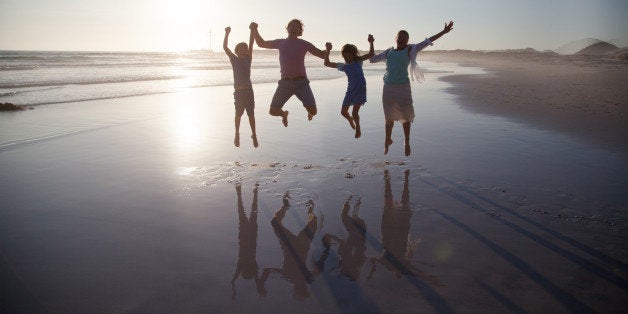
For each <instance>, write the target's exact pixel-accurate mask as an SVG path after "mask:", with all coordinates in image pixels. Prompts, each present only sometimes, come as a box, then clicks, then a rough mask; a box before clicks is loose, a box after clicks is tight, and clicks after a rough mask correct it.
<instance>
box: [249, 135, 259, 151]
mask: <svg viewBox="0 0 628 314" xmlns="http://www.w3.org/2000/svg"><path fill="white" fill-rule="evenodd" d="M251 138H252V139H253V146H254V147H255V148H257V146H258V145H259V143H257V135H255V134H253V135H251Z"/></svg>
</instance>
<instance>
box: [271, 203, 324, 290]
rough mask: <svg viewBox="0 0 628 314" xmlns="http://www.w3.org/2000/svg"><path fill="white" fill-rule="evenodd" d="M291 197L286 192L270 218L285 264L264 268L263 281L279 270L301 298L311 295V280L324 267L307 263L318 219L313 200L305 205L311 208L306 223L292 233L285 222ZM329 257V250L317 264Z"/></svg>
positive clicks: (322, 262) (278, 272) (308, 208)
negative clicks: (296, 232)
mask: <svg viewBox="0 0 628 314" xmlns="http://www.w3.org/2000/svg"><path fill="white" fill-rule="evenodd" d="M289 199H290V196H289V194H288V192H286V194H285V195H284V198H283V205H282V206H281V208H279V209H278V210H277V211H276V212H275V215H274V217H273V219H272V220H271V225H272V227H273V230H274V231H275V235H276V236H277V239H279V244H280V245H281V250H282V251H283V257H284V258H283V265H282V268H264V273H263V274H262V279H261V282H262V285H264V283H265V282H266V280H267V279H268V277H269V276H270V273H271V272H273V273H277V274H280V275H281V277H282V278H283V279H286V280H288V281H289V282H291V283H292V284H293V288H294V293H293V297H294V298H295V299H299V300H302V299H306V298H308V297H309V296H310V292H309V289H308V284H311V283H312V282H313V281H314V278H315V277H316V276H317V275H318V274H319V273H320V272H321V271H322V268H320V267H319V266H314V270H310V269H309V268H308V266H307V255H308V252H309V251H310V244H311V243H312V240H313V239H314V235H315V233H316V229H317V225H318V219H317V217H316V215H314V202H313V201H312V200H310V201H309V202H308V203H307V205H306V206H307V210H308V219H307V223H306V224H305V227H304V228H303V230H301V231H300V232H299V233H298V234H297V235H295V234H293V233H292V232H291V231H290V230H288V228H286V227H285V226H284V225H283V219H284V217H285V216H286V211H287V210H288V208H290V202H289ZM326 257H327V254H323V255H322V256H321V258H320V260H319V262H318V263H316V265H320V264H324V262H325V258H326Z"/></svg>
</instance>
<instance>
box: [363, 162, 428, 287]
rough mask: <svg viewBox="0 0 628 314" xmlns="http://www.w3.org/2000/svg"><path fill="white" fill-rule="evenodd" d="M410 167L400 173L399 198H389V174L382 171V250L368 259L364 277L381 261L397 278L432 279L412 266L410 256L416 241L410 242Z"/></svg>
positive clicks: (390, 195)
mask: <svg viewBox="0 0 628 314" xmlns="http://www.w3.org/2000/svg"><path fill="white" fill-rule="evenodd" d="M409 175H410V170H406V171H405V172H404V183H403V192H402V194H401V201H399V202H397V201H395V200H394V198H393V193H392V188H391V186H390V174H389V173H388V170H385V171H384V182H385V183H384V212H383V213H382V227H381V230H382V245H383V253H382V255H381V256H379V257H373V258H371V264H372V265H371V271H370V273H369V275H368V277H367V278H371V277H372V276H373V273H374V272H375V271H376V266H377V263H380V264H382V265H383V266H384V267H385V268H386V269H388V270H389V271H391V272H392V273H393V274H395V276H396V277H397V278H401V277H402V276H415V277H420V278H422V279H426V280H428V281H431V282H435V279H434V278H433V277H431V276H428V275H426V274H424V273H423V272H422V271H421V270H419V269H418V268H416V267H415V266H414V265H412V257H413V255H414V253H415V251H416V247H417V245H418V243H416V242H415V243H413V242H412V241H410V239H409V238H410V236H409V234H410V218H411V217H412V210H411V208H410V191H409V184H408V177H409Z"/></svg>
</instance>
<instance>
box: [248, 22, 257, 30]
mask: <svg viewBox="0 0 628 314" xmlns="http://www.w3.org/2000/svg"><path fill="white" fill-rule="evenodd" d="M249 29H251V30H256V29H257V23H255V22H251V25H249Z"/></svg>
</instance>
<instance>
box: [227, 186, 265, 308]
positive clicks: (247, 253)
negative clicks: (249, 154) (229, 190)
mask: <svg viewBox="0 0 628 314" xmlns="http://www.w3.org/2000/svg"><path fill="white" fill-rule="evenodd" d="M257 187H258V184H255V187H254V188H253V202H252V204H251V214H250V216H249V218H248V219H247V218H246V213H245V212H244V205H243V203H242V186H241V184H240V183H236V185H235V188H236V194H237V196H238V218H239V222H240V227H239V231H238V239H239V242H240V251H239V254H238V265H237V267H236V271H235V273H234V274H233V278H232V279H231V289H232V296H231V298H232V299H235V297H236V287H235V282H236V279H238V277H239V276H242V278H243V279H247V280H251V279H253V280H254V281H255V285H256V286H257V292H258V294H259V295H262V296H263V295H265V294H266V291H265V289H264V285H263V283H262V281H261V280H260V277H259V274H258V269H259V267H258V265H257V260H256V257H255V252H256V249H257Z"/></svg>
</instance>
